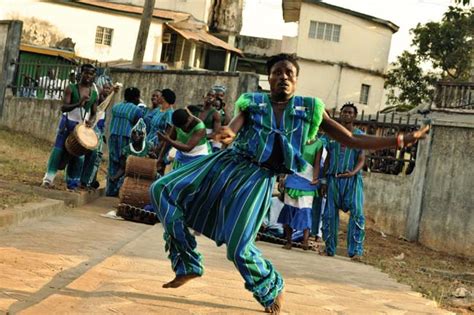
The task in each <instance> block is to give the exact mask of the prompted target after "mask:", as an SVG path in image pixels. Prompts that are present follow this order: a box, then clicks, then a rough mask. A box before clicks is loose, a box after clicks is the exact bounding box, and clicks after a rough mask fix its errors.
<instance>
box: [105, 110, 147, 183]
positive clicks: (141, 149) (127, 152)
mask: <svg viewBox="0 0 474 315" xmlns="http://www.w3.org/2000/svg"><path fill="white" fill-rule="evenodd" d="M130 139H131V141H130V143H129V144H128V145H126V146H124V147H123V148H122V150H121V155H120V166H119V168H118V170H117V172H115V174H114V175H113V176H111V177H110V181H111V182H113V183H115V184H116V186H117V189H118V190H120V187H121V186H122V183H123V175H125V166H126V163H127V158H128V157H129V156H138V157H150V158H156V154H155V152H154V151H153V144H152V143H151V142H149V141H147V140H146V124H145V122H144V120H143V118H140V119H139V120H138V122H137V124H136V125H135V126H134V127H133V128H132V132H131V135H130Z"/></svg>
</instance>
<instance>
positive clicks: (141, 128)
mask: <svg viewBox="0 0 474 315" xmlns="http://www.w3.org/2000/svg"><path fill="white" fill-rule="evenodd" d="M134 131H135V132H138V133H142V134H144V135H145V136H146V124H145V121H144V120H143V118H140V119H139V120H138V122H137V123H136V124H135V126H133V128H132V132H134Z"/></svg>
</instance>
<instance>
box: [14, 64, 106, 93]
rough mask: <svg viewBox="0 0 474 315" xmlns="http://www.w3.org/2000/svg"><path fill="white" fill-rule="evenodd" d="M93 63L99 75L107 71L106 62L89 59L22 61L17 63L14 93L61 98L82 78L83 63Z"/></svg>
mask: <svg viewBox="0 0 474 315" xmlns="http://www.w3.org/2000/svg"><path fill="white" fill-rule="evenodd" d="M86 63H89V64H93V65H94V66H95V67H96V68H97V75H98V76H100V75H103V74H106V73H107V70H108V67H107V64H105V63H100V62H98V61H93V60H88V59H75V60H65V59H62V58H58V59H57V61H54V60H53V61H46V62H45V61H39V60H38V61H21V60H20V62H18V63H17V64H16V73H15V80H14V81H13V82H14V84H13V85H11V86H10V88H11V89H12V92H13V95H15V96H18V97H30V98H39V99H52V100H61V99H62V98H63V96H64V89H65V88H66V87H67V86H68V85H69V84H70V83H75V82H78V80H79V79H80V67H81V65H82V64H86Z"/></svg>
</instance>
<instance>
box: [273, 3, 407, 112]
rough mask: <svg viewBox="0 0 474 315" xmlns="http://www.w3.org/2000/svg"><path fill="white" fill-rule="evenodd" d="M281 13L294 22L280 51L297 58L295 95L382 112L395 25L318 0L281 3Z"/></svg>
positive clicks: (288, 20) (330, 106)
mask: <svg viewBox="0 0 474 315" xmlns="http://www.w3.org/2000/svg"><path fill="white" fill-rule="evenodd" d="M283 15H284V19H285V21H286V22H295V21H298V22H299V27H298V36H297V37H293V38H288V37H284V38H283V42H282V51H283V52H288V53H296V54H297V56H298V58H299V63H300V67H301V71H300V76H299V80H298V86H297V93H298V94H302V95H308V96H317V97H319V98H321V99H322V100H323V101H324V102H325V104H326V106H327V108H334V107H340V106H341V105H342V104H343V103H345V102H348V101H352V102H354V103H355V104H356V105H357V107H358V108H359V110H360V111H362V110H364V111H365V112H367V113H373V112H376V111H379V110H381V109H383V107H384V104H383V93H384V81H385V79H384V74H385V73H386V69H387V65H388V54H389V51H390V44H391V40H392V35H393V34H394V33H395V32H397V31H398V26H397V25H395V24H394V23H392V22H390V21H386V20H382V19H379V18H376V17H373V16H370V15H366V14H363V13H360V12H355V11H352V10H348V9H345V8H342V7H338V6H335V5H331V4H328V3H324V2H321V1H318V0H284V1H283Z"/></svg>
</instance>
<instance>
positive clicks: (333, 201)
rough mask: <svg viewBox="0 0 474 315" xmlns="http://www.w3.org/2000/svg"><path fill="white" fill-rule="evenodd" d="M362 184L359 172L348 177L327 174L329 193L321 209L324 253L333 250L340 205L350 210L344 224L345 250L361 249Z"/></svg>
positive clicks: (350, 253) (358, 251)
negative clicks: (324, 206) (345, 233)
mask: <svg viewBox="0 0 474 315" xmlns="http://www.w3.org/2000/svg"><path fill="white" fill-rule="evenodd" d="M363 206H364V186H363V183H362V175H360V174H357V175H355V176H352V177H349V178H335V177H334V176H329V177H328V193H327V200H326V208H325V210H324V213H323V239H324V242H325V243H326V253H327V254H328V255H330V256H333V255H335V254H336V249H337V236H338V230H339V209H341V210H342V211H344V212H347V211H349V213H350V217H349V225H348V227H347V254H348V256H349V257H352V256H354V255H358V256H361V255H362V254H363V253H364V239H365V217H364V211H363Z"/></svg>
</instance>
